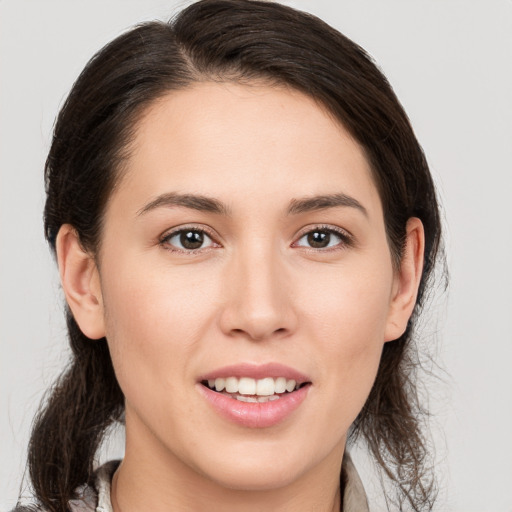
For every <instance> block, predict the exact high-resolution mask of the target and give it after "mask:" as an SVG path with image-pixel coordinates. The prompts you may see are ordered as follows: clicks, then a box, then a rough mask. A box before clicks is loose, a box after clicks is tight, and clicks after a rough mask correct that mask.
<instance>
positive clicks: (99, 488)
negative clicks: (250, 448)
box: [12, 453, 370, 512]
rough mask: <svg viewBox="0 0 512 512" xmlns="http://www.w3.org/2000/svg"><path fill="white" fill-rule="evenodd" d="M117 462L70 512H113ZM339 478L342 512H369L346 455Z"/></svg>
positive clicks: (81, 493)
mask: <svg viewBox="0 0 512 512" xmlns="http://www.w3.org/2000/svg"><path fill="white" fill-rule="evenodd" d="M119 462H120V461H115V460H114V461H110V462H107V463H106V464H104V465H103V466H101V467H100V468H98V470H97V471H96V479H95V485H94V487H90V486H88V485H82V486H81V487H79V488H78V489H77V495H78V499H75V500H71V501H70V502H69V509H70V511H71V512H113V508H112V503H111V501H110V483H111V482H112V477H113V475H114V472H115V471H116V469H117V467H118V466H119ZM341 477H342V481H343V482H344V484H345V485H344V487H345V491H344V494H343V508H342V510H343V512H369V510H370V509H369V508H368V501H367V499H366V494H365V492H364V487H363V484H362V482H361V479H360V478H359V475H358V473H357V470H356V468H355V467H354V464H353V462H352V459H351V458H350V455H349V454H348V453H346V454H345V456H344V457H343V465H342V468H341ZM22 511H23V508H22V507H19V508H16V509H14V510H13V511H12V512H22ZM41 512H42V511H41Z"/></svg>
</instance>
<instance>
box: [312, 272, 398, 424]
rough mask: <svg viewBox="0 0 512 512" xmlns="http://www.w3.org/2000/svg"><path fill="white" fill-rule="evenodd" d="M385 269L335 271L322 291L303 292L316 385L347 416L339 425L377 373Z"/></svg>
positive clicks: (388, 283)
mask: <svg viewBox="0 0 512 512" xmlns="http://www.w3.org/2000/svg"><path fill="white" fill-rule="evenodd" d="M390 268H391V267H390V266H384V265H378V266H375V267H374V268H371V267H370V270H366V271H365V272H364V273H363V272H361V273H358V272H353V273H348V272H347V273H344V272H343V271H340V272H339V278H338V279H335V280H333V279H332V276H331V279H330V280H327V279H326V280H325V281H324V283H323V284H324V286H323V290H322V288H320V287H318V286H317V287H313V286H310V289H311V290H316V293H313V292H312V293H310V294H309V296H308V308H307V309H305V311H308V313H307V314H308V315H309V318H310V321H309V325H310V332H309V333H308V334H309V336H310V337H311V338H312V339H315V340H316V343H317V350H316V351H315V354H316V358H317V359H318V361H319V362H318V365H319V366H320V365H321V367H322V368H324V376H323V378H322V379H321V384H322V385H323V387H324V389H325V391H326V392H327V390H328V393H326V399H329V400H330V401H331V405H332V407H333V408H334V409H336V410H341V409H340V405H341V404H342V406H341V408H342V409H343V411H344V412H345V413H346V414H347V417H346V418H344V419H343V422H342V423H343V427H344V428H347V427H348V425H347V423H348V424H350V423H351V422H352V421H353V420H354V419H355V417H356V416H357V414H358V413H359V411H360V409H361V408H362V406H363V405H364V402H365V401H366V398H367V396H368V394H369V392H370V389H371V387H372V385H373V382H374V380H375V376H376V374H377V370H378V366H379V362H380V357H381V354H382V349H383V346H384V334H385V329H386V325H387V318H388V313H389V307H390V297H391V289H392V285H393V274H392V271H391V269H390ZM317 277H318V275H317ZM320 359H321V362H320ZM327 397H330V398H327Z"/></svg>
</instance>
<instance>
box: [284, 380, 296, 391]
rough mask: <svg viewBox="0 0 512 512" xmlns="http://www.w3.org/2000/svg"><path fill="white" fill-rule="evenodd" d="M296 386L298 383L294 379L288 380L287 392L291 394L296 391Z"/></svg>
mask: <svg viewBox="0 0 512 512" xmlns="http://www.w3.org/2000/svg"><path fill="white" fill-rule="evenodd" d="M296 384H297V383H296V382H295V381H294V380H293V379H292V380H287V381H286V391H288V392H289V393H291V392H292V391H293V390H294V389H295V386H296Z"/></svg>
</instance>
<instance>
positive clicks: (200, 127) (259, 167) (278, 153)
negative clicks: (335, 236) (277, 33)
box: [120, 82, 380, 209]
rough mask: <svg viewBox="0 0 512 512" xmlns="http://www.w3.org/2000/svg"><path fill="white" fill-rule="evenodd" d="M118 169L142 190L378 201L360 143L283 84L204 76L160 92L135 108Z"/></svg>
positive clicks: (232, 196) (147, 193)
mask: <svg viewBox="0 0 512 512" xmlns="http://www.w3.org/2000/svg"><path fill="white" fill-rule="evenodd" d="M124 174H125V175H124V177H123V179H122V182H125V183H126V184H127V185H129V186H131V187H132V188H133V187H135V188H136V189H137V192H138V194H139V195H141V196H142V195H145V196H151V195H155V194H158V193H162V192H167V191H171V192H172V191H177V192H194V193H202V194H206V195H213V196H216V197H219V198H230V199H231V200H235V199H236V197H237V195H238V196H240V195H243V194H244V193H247V192H252V195H253V196H254V195H258V194H261V195H262V196H265V198H268V196H269V195H271V196H273V197H275V199H276V200H278V199H280V196H281V195H282V194H283V193H284V194H285V195H287V196H294V195H296V196H304V195H306V194H310V195H315V194H329V193H336V192H343V193H347V194H351V195H354V194H359V195H363V196H366V200H367V201H368V202H370V203H372V202H375V200H376V201H377V203H378V204H377V208H380V201H379V198H378V194H377V192H376V189H375V186H374V184H373V180H372V176H371V171H370V166H369V164H368V161H367V159H366V157H365V155H364V151H363V150H362V148H361V147H360V145H359V144H358V143H357V142H356V141H355V140H354V139H353V138H352V137H351V135H350V134H349V133H348V132H347V130H345V129H344V127H343V126H342V125H341V124H340V123H339V122H337V121H336V120H334V119H333V117H332V116H331V115H330V114H328V113H327V112H326V111H325V109H323V108H322V107H321V106H320V105H319V104H318V103H317V102H315V100H313V99H312V98H310V97H308V96H306V95H304V94H302V93H300V92H297V91H295V90H291V89H289V88H286V87H276V86H268V85H261V84H260V85H258V84H253V85H239V84H233V83H211V82H204V83H198V84H195V85H193V86H192V87H190V88H187V89H184V90H180V91H173V92H171V93H168V94H166V95H165V96H163V97H161V98H159V99H158V100H157V101H155V102H154V103H153V104H152V105H151V106H150V107H149V108H148V109H147V110H146V112H145V113H144V115H143V116H142V117H141V118H140V120H139V122H138V124H137V127H136V131H135V137H134V140H133V143H132V145H131V152H130V157H129V158H128V161H127V163H126V166H125V169H124ZM120 189H121V190H122V189H123V186H121V187H120ZM170 189H172V190H170ZM370 209H371V205H370Z"/></svg>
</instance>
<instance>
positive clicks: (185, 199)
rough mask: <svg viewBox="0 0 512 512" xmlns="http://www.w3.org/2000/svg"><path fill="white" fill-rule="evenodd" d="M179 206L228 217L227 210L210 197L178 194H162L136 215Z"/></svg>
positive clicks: (222, 204)
mask: <svg viewBox="0 0 512 512" xmlns="http://www.w3.org/2000/svg"><path fill="white" fill-rule="evenodd" d="M173 206H181V207H185V208H190V209H192V210H199V211H201V212H209V213H216V214H219V215H229V214H230V212H229V208H228V207H227V206H226V205H225V204H224V203H222V202H220V201H218V200H217V199H213V198H211V197H207V196H202V195H196V194H178V193H177V192H169V193H167V194H162V195H160V196H158V197H157V198H155V199H153V200H152V201H150V202H149V203H148V204H146V205H145V206H143V207H142V208H141V209H140V210H139V211H138V212H137V215H144V214H145V213H148V212H150V211H152V210H155V209H156V208H161V207H173Z"/></svg>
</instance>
